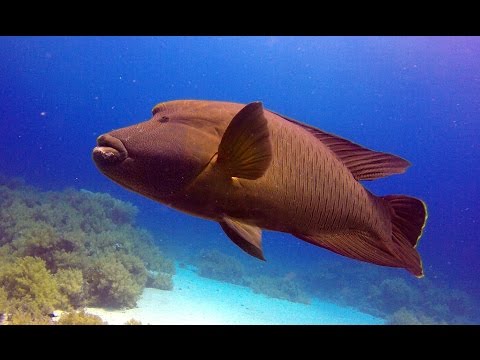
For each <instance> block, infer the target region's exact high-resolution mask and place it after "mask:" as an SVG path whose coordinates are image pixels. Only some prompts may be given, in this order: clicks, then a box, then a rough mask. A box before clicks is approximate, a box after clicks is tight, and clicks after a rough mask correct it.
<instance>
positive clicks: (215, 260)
mask: <svg viewBox="0 0 480 360" xmlns="http://www.w3.org/2000/svg"><path fill="white" fill-rule="evenodd" d="M193 262H194V265H195V266H196V267H197V269H198V274H199V275H200V276H203V277H208V278H211V279H216V280H221V281H225V282H229V283H233V284H239V285H244V284H245V279H244V277H243V276H244V272H245V270H244V267H243V265H242V264H241V263H240V261H238V260H237V259H236V258H235V257H233V256H229V255H226V254H224V253H222V252H220V251H218V250H215V249H213V250H201V251H200V253H199V255H198V257H196V258H195V259H194V261H193Z"/></svg>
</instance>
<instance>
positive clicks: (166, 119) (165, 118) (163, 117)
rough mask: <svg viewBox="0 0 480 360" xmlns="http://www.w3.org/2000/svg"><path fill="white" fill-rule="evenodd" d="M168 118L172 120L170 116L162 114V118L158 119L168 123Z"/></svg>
mask: <svg viewBox="0 0 480 360" xmlns="http://www.w3.org/2000/svg"><path fill="white" fill-rule="evenodd" d="M168 120H170V118H169V117H168V116H162V117H161V118H160V119H158V121H160V122H161V123H166V122H168Z"/></svg>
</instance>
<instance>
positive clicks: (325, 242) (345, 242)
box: [293, 230, 404, 267]
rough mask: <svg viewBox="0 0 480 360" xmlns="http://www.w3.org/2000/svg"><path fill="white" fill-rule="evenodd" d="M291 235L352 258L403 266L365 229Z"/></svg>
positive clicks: (384, 264)
mask: <svg viewBox="0 0 480 360" xmlns="http://www.w3.org/2000/svg"><path fill="white" fill-rule="evenodd" d="M293 235H294V236H296V237H298V238H299V239H302V240H304V241H306V242H308V243H310V244H313V245H316V246H320V247H323V248H325V249H327V250H330V251H333V252H335V253H337V254H339V255H343V256H346V257H349V258H352V259H357V260H361V261H365V262H369V263H373V264H377V265H382V266H391V267H404V265H403V262H402V261H401V260H399V259H398V258H397V257H395V256H394V255H393V254H392V253H391V252H390V251H389V250H388V249H387V247H386V246H385V245H383V244H382V242H381V240H379V239H377V238H376V237H375V235H373V234H370V233H368V232H366V231H361V230H344V231H341V232H332V233H322V234H318V235H299V234H293Z"/></svg>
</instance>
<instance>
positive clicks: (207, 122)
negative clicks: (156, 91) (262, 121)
mask: <svg viewBox="0 0 480 360" xmlns="http://www.w3.org/2000/svg"><path fill="white" fill-rule="evenodd" d="M244 106H245V105H244V104H238V103H232V102H223V101H210V100H173V101H168V102H162V103H159V104H157V105H155V106H154V108H153V109H152V113H153V117H154V118H156V117H159V118H160V117H164V116H166V117H168V118H169V121H171V122H172V123H178V124H182V125H186V126H189V127H191V128H195V129H196V130H200V131H202V132H204V133H209V134H210V135H215V136H216V137H221V136H222V135H223V133H224V131H225V129H226V128H227V126H228V124H229V123H230V121H231V120H232V119H233V117H234V116H235V115H236V114H237V113H238V112H239V111H240V110H241V109H242V108H243V107H244Z"/></svg>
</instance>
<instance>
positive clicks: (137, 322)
mask: <svg viewBox="0 0 480 360" xmlns="http://www.w3.org/2000/svg"><path fill="white" fill-rule="evenodd" d="M124 325H142V322H141V321H140V320H137V319H133V318H132V319H130V320H128V321H127V322H126V323H125V324H124Z"/></svg>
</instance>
